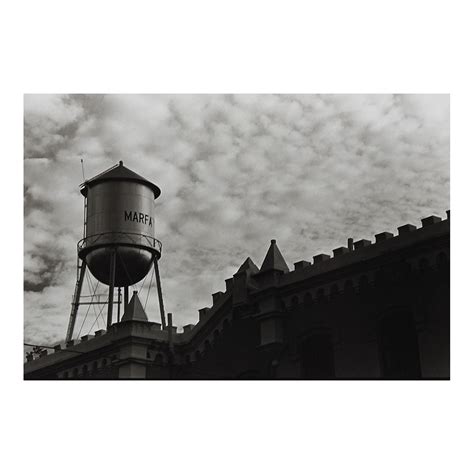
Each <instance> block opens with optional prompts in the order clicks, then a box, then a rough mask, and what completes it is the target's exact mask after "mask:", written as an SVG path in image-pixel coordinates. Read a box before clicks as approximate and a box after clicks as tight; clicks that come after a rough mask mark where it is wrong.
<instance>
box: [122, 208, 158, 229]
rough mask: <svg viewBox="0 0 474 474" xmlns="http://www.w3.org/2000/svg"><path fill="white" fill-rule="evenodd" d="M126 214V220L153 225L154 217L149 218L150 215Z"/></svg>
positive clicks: (127, 212)
mask: <svg viewBox="0 0 474 474" xmlns="http://www.w3.org/2000/svg"><path fill="white" fill-rule="evenodd" d="M124 212H125V220H126V221H132V222H140V223H141V224H145V225H149V226H152V225H153V217H151V216H149V215H148V214H143V212H137V211H135V212H132V211H124Z"/></svg>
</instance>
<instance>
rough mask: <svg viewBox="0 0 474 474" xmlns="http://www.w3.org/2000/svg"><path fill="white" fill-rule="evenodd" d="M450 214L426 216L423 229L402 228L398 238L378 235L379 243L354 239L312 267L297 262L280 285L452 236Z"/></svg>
mask: <svg viewBox="0 0 474 474" xmlns="http://www.w3.org/2000/svg"><path fill="white" fill-rule="evenodd" d="M446 215H447V218H446V219H445V220H443V219H441V217H438V216H434V215H432V216H428V217H425V218H423V219H421V224H422V226H421V227H419V228H417V227H416V226H415V225H413V224H405V225H402V226H400V227H398V228H397V230H398V235H397V236H394V235H393V234H392V233H391V232H381V233H378V234H375V242H373V241H371V240H369V239H360V240H358V241H356V242H354V240H353V239H352V238H349V239H348V240H347V242H348V246H347V247H338V248H335V249H334V250H333V257H332V258H331V257H330V256H329V255H327V254H324V253H321V254H318V255H315V256H314V257H313V263H312V264H308V262H306V261H305V260H301V261H299V262H296V263H295V264H294V265H295V269H294V270H293V271H292V272H290V273H287V274H285V275H284V276H283V277H282V280H281V282H280V284H281V285H286V284H289V283H292V282H294V281H297V280H299V279H304V278H307V277H309V276H311V275H313V274H320V273H324V272H326V271H331V270H334V269H336V268H340V267H342V266H345V265H349V264H352V263H355V262H356V261H358V260H359V259H360V258H363V259H367V258H372V257H373V256H376V255H377V254H379V253H380V252H387V251H392V250H394V251H395V250H397V249H398V248H402V247H404V246H406V245H411V244H412V243H415V242H417V241H422V240H425V239H428V238H432V237H436V236H440V235H443V234H446V233H449V220H450V211H449V210H448V211H446ZM372 249H373V250H372ZM303 270H304V271H303Z"/></svg>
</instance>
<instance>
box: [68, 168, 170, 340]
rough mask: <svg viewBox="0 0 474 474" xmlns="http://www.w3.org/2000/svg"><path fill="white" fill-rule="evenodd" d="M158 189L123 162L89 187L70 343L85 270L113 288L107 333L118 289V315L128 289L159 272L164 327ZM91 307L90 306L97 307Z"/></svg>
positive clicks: (85, 187)
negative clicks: (156, 209)
mask: <svg viewBox="0 0 474 474" xmlns="http://www.w3.org/2000/svg"><path fill="white" fill-rule="evenodd" d="M160 193H161V191H160V188H159V187H158V186H156V185H155V184H153V183H151V182H150V181H148V180H146V179H145V178H143V177H142V176H140V175H138V174H137V173H135V172H133V171H132V170H130V169H128V168H126V167H125V166H124V165H123V162H122V161H120V162H119V164H118V165H115V166H113V167H112V168H110V169H108V170H106V171H104V172H103V173H101V174H99V175H97V176H95V177H94V178H91V179H89V180H87V181H85V182H84V183H83V184H82V185H81V194H82V195H83V196H84V236H83V239H82V240H80V241H79V243H78V246H77V252H78V271H77V281H76V288H75V291H74V297H73V302H72V309H71V316H70V318H69V325H68V330H67V335H66V341H70V340H71V339H72V337H73V331H74V326H75V321H76V316H77V311H78V307H79V305H80V304H87V303H81V302H80V298H81V290H82V283H83V281H84V275H85V271H86V268H88V269H89V271H90V273H91V274H92V275H93V276H94V277H95V278H96V279H97V280H98V281H100V282H101V283H103V284H105V285H108V287H109V296H108V300H107V305H108V311H107V329H108V328H109V327H110V326H111V324H112V314H113V305H114V293H115V292H114V289H115V288H118V300H117V304H118V314H119V313H120V302H121V289H122V288H123V289H124V298H125V304H127V303H128V288H129V286H130V285H134V284H135V283H138V282H139V281H140V280H142V279H143V278H145V276H146V275H147V274H148V272H149V271H150V269H151V267H152V266H154V271H155V276H156V282H157V288H158V300H159V304H160V312H161V320H162V324H163V326H165V319H164V306H163V297H162V293H161V284H160V276H159V270H158V260H159V258H160V257H161V242H160V241H159V240H157V239H156V238H155V217H154V212H153V209H154V201H155V199H156V198H157V197H158V196H159V195H160ZM93 303H94V302H93V301H92V302H90V303H89V304H93Z"/></svg>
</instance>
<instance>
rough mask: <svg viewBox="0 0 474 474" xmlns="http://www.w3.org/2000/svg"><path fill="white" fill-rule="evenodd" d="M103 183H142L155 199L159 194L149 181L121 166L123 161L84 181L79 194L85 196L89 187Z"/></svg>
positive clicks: (155, 186)
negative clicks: (149, 189) (148, 188)
mask: <svg viewBox="0 0 474 474" xmlns="http://www.w3.org/2000/svg"><path fill="white" fill-rule="evenodd" d="M104 181H135V182H137V183H142V184H144V185H146V186H148V187H150V188H151V189H152V190H153V193H154V195H155V199H156V198H157V197H158V196H159V195H160V194H161V190H160V188H159V187H158V186H157V185H156V184H153V183H152V182H151V181H148V180H147V179H145V178H144V177H143V176H140V175H139V174H137V173H135V171H132V170H131V169H129V168H127V167H126V166H124V165H123V161H119V163H118V164H117V165H115V166H113V167H112V168H109V169H108V170H106V171H104V172H102V173H100V174H98V175H97V176H94V177H93V178H91V179H88V180H87V181H85V182H84V183H83V184H82V185H81V186H82V187H81V194H82V195H83V196H87V192H88V189H89V187H90V186H93V185H94V184H97V183H102V182H104Z"/></svg>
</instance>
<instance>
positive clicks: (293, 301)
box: [291, 295, 299, 308]
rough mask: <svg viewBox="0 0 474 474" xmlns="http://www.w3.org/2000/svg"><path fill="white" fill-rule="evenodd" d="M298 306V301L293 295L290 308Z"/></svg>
mask: <svg viewBox="0 0 474 474" xmlns="http://www.w3.org/2000/svg"><path fill="white" fill-rule="evenodd" d="M298 304H299V300H298V297H297V296H296V295H295V296H293V298H291V306H292V307H293V308H295V307H296V306H298Z"/></svg>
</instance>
